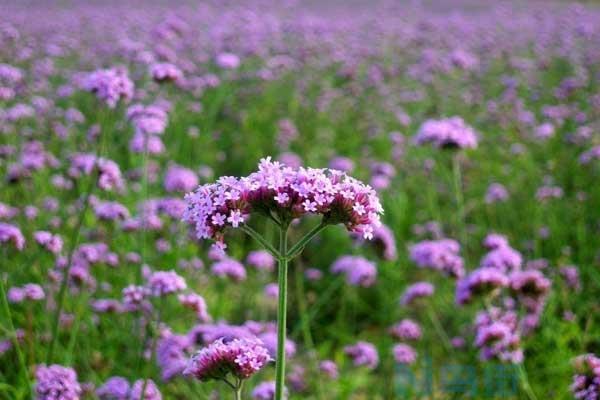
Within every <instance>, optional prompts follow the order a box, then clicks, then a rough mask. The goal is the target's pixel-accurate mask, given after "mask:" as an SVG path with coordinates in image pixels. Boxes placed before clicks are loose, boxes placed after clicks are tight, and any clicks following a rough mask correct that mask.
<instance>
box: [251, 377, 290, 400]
mask: <svg viewBox="0 0 600 400" xmlns="http://www.w3.org/2000/svg"><path fill="white" fill-rule="evenodd" d="M283 392H284V393H283V398H284V399H287V396H288V394H287V388H285V387H284V388H283ZM252 399H254V400H273V399H275V381H266V382H261V383H259V384H258V385H256V387H255V388H254V389H253V390H252Z"/></svg>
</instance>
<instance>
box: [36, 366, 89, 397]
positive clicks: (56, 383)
mask: <svg viewBox="0 0 600 400" xmlns="http://www.w3.org/2000/svg"><path fill="white" fill-rule="evenodd" d="M35 379H36V384H35V395H36V399H37V400H79V399H80V398H81V394H82V390H81V385H80V384H79V382H78V381H77V373H76V372H75V371H74V370H73V369H72V368H68V367H63V366H61V365H56V364H54V365H50V366H46V365H40V366H38V367H37V369H36V371H35Z"/></svg>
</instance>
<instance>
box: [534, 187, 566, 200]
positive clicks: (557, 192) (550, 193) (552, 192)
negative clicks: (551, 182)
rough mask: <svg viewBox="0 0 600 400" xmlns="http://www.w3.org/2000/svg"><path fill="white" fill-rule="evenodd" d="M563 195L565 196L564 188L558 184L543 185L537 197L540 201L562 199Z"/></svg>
mask: <svg viewBox="0 0 600 400" xmlns="http://www.w3.org/2000/svg"><path fill="white" fill-rule="evenodd" d="M561 197H563V190H562V188H561V187H558V186H542V187H540V188H539V189H538V190H537V192H536V194H535V198H536V199H538V200H540V201H547V200H550V199H560V198H561Z"/></svg>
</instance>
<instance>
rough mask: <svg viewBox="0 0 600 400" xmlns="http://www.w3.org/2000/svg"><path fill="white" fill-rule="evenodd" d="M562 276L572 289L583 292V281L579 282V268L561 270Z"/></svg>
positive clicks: (571, 267) (570, 267) (563, 268)
mask: <svg viewBox="0 0 600 400" xmlns="http://www.w3.org/2000/svg"><path fill="white" fill-rule="evenodd" d="M560 275H561V276H562V278H563V279H564V281H565V282H566V284H567V286H569V287H570V288H571V289H574V290H575V291H579V290H581V281H580V280H579V270H578V269H577V267H575V266H567V267H562V268H561V269H560Z"/></svg>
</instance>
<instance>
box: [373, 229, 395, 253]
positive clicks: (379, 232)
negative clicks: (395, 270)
mask: <svg viewBox="0 0 600 400" xmlns="http://www.w3.org/2000/svg"><path fill="white" fill-rule="evenodd" d="M372 243H373V245H374V246H375V248H376V249H377V251H378V253H379V255H380V256H381V257H383V259H384V260H387V261H395V260H396V259H397V258H398V251H397V249H396V238H395V237H394V232H392V230H391V229H390V228H389V227H387V226H386V225H384V224H381V226H379V227H378V228H375V230H374V231H373V240H372Z"/></svg>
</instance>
